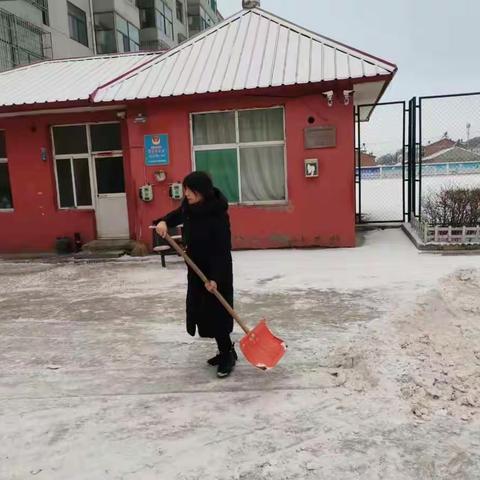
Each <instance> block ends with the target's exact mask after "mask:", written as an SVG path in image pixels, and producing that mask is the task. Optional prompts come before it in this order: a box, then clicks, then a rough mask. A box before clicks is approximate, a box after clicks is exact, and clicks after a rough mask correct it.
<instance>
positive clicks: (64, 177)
mask: <svg viewBox="0 0 480 480" xmlns="http://www.w3.org/2000/svg"><path fill="white" fill-rule="evenodd" d="M52 137H53V146H54V154H55V177H56V180H57V193H58V205H59V206H60V208H92V207H93V199H92V191H93V184H92V179H93V178H97V179H98V178H100V177H101V178H103V177H105V175H104V176H103V177H102V176H101V175H100V177H99V175H98V174H99V173H102V172H103V171H102V172H99V171H97V170H98V168H99V167H98V165H99V163H98V162H97V158H96V155H98V154H99V153H101V154H102V158H103V156H105V154H108V155H114V156H115V158H116V159H122V158H123V157H122V145H121V133H120V124H119V123H99V124H92V125H71V126H58V127H52ZM122 161H123V160H122ZM100 163H101V162H100ZM101 165H102V166H103V165H105V164H104V163H101ZM94 169H97V170H94ZM95 171H96V172H97V176H96V177H95V174H94V172H95ZM105 181H106V180H105ZM109 181H111V182H123V181H124V180H123V173H122V178H121V179H117V178H112V179H110V180H109ZM97 182H98V180H97ZM102 185H103V184H102ZM101 188H103V187H102V186H101V185H97V190H98V191H100V189H101Z"/></svg>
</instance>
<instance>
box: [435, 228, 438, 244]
mask: <svg viewBox="0 0 480 480" xmlns="http://www.w3.org/2000/svg"><path fill="white" fill-rule="evenodd" d="M434 241H435V242H438V225H435V230H434Z"/></svg>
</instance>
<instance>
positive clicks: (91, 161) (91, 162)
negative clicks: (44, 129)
mask: <svg viewBox="0 0 480 480" xmlns="http://www.w3.org/2000/svg"><path fill="white" fill-rule="evenodd" d="M114 123H115V124H120V122H115V121H110V122H89V123H65V124H61V125H52V126H51V127H50V135H51V140H52V151H53V163H54V171H55V188H56V189H57V207H58V209H59V210H75V211H77V210H96V209H97V201H96V200H97V176H96V170H95V158H101V157H122V159H123V150H104V151H98V152H97V151H95V152H94V151H93V150H92V139H91V134H90V127H91V126H92V125H105V124H114ZM83 126H85V128H86V132H87V149H88V152H87V153H75V154H71V153H66V154H59V155H57V154H56V153H55V139H54V136H53V129H54V128H61V127H83ZM76 158H86V159H88V173H89V175H90V194H91V196H92V204H91V205H80V206H77V189H76V186H75V176H74V171H73V160H74V159H76ZM65 159H67V160H68V159H69V160H70V168H71V172H72V188H73V199H74V202H75V206H74V207H62V206H61V202H60V189H59V188H58V172H57V160H65Z"/></svg>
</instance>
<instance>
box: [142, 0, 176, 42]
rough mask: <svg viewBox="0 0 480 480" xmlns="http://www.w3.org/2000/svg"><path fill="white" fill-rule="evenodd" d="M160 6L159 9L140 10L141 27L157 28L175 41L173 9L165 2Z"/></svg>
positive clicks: (160, 3)
mask: <svg viewBox="0 0 480 480" xmlns="http://www.w3.org/2000/svg"><path fill="white" fill-rule="evenodd" d="M159 5H160V8H159V9H157V8H153V7H149V8H141V9H140V27H141V28H157V29H158V30H160V31H161V32H162V33H163V34H165V35H166V36H167V37H168V38H170V39H172V40H173V39H174V36H173V12H172V9H171V8H170V7H169V6H168V5H167V4H166V3H165V2H159Z"/></svg>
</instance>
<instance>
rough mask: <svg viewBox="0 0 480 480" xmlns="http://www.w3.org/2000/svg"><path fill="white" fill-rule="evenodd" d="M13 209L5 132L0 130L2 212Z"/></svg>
mask: <svg viewBox="0 0 480 480" xmlns="http://www.w3.org/2000/svg"><path fill="white" fill-rule="evenodd" d="M11 209H13V201H12V190H11V188H10V176H9V173H8V159H7V146H6V142H5V132H4V131H2V130H0V210H11Z"/></svg>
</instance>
